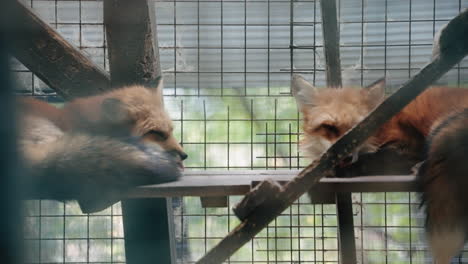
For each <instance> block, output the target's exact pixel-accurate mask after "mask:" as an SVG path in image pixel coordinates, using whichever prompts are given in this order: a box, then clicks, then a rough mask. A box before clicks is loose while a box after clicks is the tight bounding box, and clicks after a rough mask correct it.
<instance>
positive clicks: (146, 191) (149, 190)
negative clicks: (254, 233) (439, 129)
mask: <svg viewBox="0 0 468 264" xmlns="http://www.w3.org/2000/svg"><path fill="white" fill-rule="evenodd" d="M232 172H235V173H232ZM265 172H266V171H265ZM299 172H300V171H299V170H292V171H283V172H282V173H281V174H280V173H271V174H270V173H263V172H259V171H231V172H229V173H227V172H226V171H220V172H213V171H207V172H205V171H194V172H185V173H184V176H183V177H182V178H181V179H180V180H179V181H176V182H170V183H163V184H158V185H146V186H140V187H136V188H134V189H132V190H129V191H128V192H126V193H124V194H122V195H123V197H125V198H132V199H134V198H156V197H180V196H196V197H220V196H229V195H244V194H246V193H248V192H249V191H250V190H251V186H255V185H256V184H258V183H260V182H262V181H264V180H267V179H273V180H275V181H278V182H280V183H281V184H286V183H287V182H288V181H290V180H292V179H293V178H294V177H295V176H296V175H297V174H298V173H299ZM316 188H317V190H320V191H325V192H326V193H328V192H417V191H419V190H418V188H417V185H416V178H415V176H413V175H380V176H379V175H375V176H361V177H353V178H338V177H333V178H323V179H321V180H320V181H319V182H318V183H317V187H316ZM316 194H320V192H319V191H317V192H316ZM28 195H29V196H28V199H37V198H44V196H41V194H40V193H32V194H28Z"/></svg>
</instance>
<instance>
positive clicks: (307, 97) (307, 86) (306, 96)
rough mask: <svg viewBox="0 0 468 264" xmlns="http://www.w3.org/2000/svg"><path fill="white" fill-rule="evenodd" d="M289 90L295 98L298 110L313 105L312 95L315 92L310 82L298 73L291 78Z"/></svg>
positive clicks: (315, 89)
mask: <svg viewBox="0 0 468 264" xmlns="http://www.w3.org/2000/svg"><path fill="white" fill-rule="evenodd" d="M291 92H292V94H293V95H294V98H296V103H297V106H298V107H299V109H300V110H302V109H304V108H305V107H311V106H313V105H314V97H315V93H316V92H317V88H315V87H314V86H313V85H312V84H311V83H310V82H308V81H306V80H305V79H304V77H302V76H301V75H299V74H294V75H293V76H292V79H291Z"/></svg>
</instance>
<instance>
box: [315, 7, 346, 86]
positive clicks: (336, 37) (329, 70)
mask: <svg viewBox="0 0 468 264" xmlns="http://www.w3.org/2000/svg"><path fill="white" fill-rule="evenodd" d="M320 8H321V13H322V36H323V49H324V54H325V65H326V74H327V85H328V86H329V87H341V85H342V83H341V61H340V28H339V24H338V16H337V8H336V0H321V1H320Z"/></svg>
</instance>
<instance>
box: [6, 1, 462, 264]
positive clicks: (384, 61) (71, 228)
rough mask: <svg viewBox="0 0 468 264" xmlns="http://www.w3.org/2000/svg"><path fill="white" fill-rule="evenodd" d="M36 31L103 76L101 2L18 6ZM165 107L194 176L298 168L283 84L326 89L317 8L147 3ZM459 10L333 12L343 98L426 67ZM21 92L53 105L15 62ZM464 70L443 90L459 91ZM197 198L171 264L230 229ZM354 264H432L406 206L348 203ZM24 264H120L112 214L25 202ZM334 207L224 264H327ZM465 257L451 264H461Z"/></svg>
mask: <svg viewBox="0 0 468 264" xmlns="http://www.w3.org/2000/svg"><path fill="white" fill-rule="evenodd" d="M23 2H25V3H26V4H28V5H29V6H31V7H32V8H33V9H34V10H35V11H36V12H37V13H38V14H39V15H40V17H41V18H42V19H43V20H44V21H46V22H48V23H49V24H50V25H51V26H53V27H54V28H55V29H56V30H57V31H58V32H60V33H61V34H62V36H64V37H65V38H66V39H67V40H68V41H70V42H71V43H72V44H74V45H76V46H77V47H79V48H80V49H81V50H82V51H83V52H84V53H85V54H86V55H88V56H89V58H91V59H92V60H93V61H94V62H95V63H97V64H99V65H101V66H102V67H103V68H104V69H106V70H107V69H108V64H109V63H108V59H107V50H106V37H105V28H104V24H103V2H102V1H100V0H79V1H78V0H77V1H69V0H66V1H65V0H64V1H60V0H28V1H23ZM154 5H155V7H156V19H157V23H158V26H157V32H158V41H159V52H160V60H161V66H162V70H163V75H164V84H165V89H164V94H165V104H166V107H167V109H168V110H169V112H170V114H171V117H172V118H173V120H174V124H175V127H176V129H175V136H176V138H178V139H180V141H181V143H182V144H183V146H184V149H185V151H186V152H187V154H188V155H189V159H188V160H187V161H186V162H185V166H186V168H187V169H191V170H223V171H226V174H229V171H230V170H240V169H244V170H245V169H254V170H255V169H262V170H290V169H297V168H302V167H304V166H306V165H307V164H308V160H307V159H306V158H304V157H303V156H301V153H300V150H299V140H300V135H301V121H300V115H299V113H298V111H297V108H296V105H295V102H294V99H293V98H292V97H291V94H290V87H289V83H290V76H291V73H292V72H298V73H301V74H303V75H304V76H305V77H306V78H307V79H308V80H310V81H312V82H313V83H314V84H315V85H316V86H325V66H324V55H323V41H322V28H321V14H320V8H319V3H318V2H317V1H313V0H298V1H292V0H251V1H243V0H225V1H216V0H211V1H210V0H185V1H182V0H180V1H178V0H167V1H155V2H154ZM466 7H468V2H467V1H461V0H460V1H458V0H457V1H455V0H450V1H448V0H433V1H426V0H409V1H408V0H396V1H395V0H393V1H389V0H347V1H338V8H339V9H338V17H339V22H340V38H341V43H340V50H341V61H342V67H343V80H344V84H345V85H349V86H363V85H366V84H369V83H372V82H373V81H375V80H376V79H378V78H380V77H382V76H385V77H386V79H387V92H392V91H393V89H394V88H396V87H398V86H399V85H401V84H402V83H404V82H405V81H406V80H407V79H408V78H410V77H411V76H412V75H413V74H414V73H415V72H416V71H417V70H419V69H420V68H421V67H422V66H423V65H424V64H425V63H427V62H428V61H429V60H430V57H431V49H432V40H433V36H434V34H435V32H436V31H437V29H438V28H440V26H442V25H443V24H445V23H446V22H448V21H449V20H450V19H451V18H453V17H454V16H455V15H456V14H458V13H459V12H460V10H462V9H463V8H466ZM12 69H13V71H14V74H15V76H16V77H17V80H18V83H19V87H20V89H19V90H18V91H17V92H18V94H21V95H27V96H31V95H32V96H37V97H42V98H43V99H45V100H47V101H49V102H52V103H57V104H60V103H61V102H62V99H61V98H60V97H59V96H57V95H56V94H55V92H54V91H53V90H52V89H51V88H49V87H48V86H47V85H46V84H45V83H44V82H42V81H41V80H40V79H39V78H38V77H37V76H35V75H34V74H32V73H31V72H30V71H29V70H28V69H27V68H25V67H24V66H23V65H22V64H21V63H19V62H18V61H16V60H15V59H12ZM467 78H468V74H467V60H464V61H463V62H462V63H460V64H459V65H458V66H457V67H455V68H454V69H453V70H451V71H450V72H449V73H447V74H446V75H445V76H444V77H443V78H442V79H441V80H439V83H441V84H448V85H452V86H464V85H465V84H466V82H467ZM240 198H241V197H238V196H232V197H229V199H228V206H229V207H228V208H203V207H202V206H201V204H200V200H199V198H197V197H181V198H171V199H170V201H171V204H172V209H173V210H172V219H171V221H173V223H174V224H175V225H174V226H175V232H174V234H173V240H174V241H175V248H176V253H177V254H176V259H175V260H176V262H177V263H194V262H195V261H196V260H197V259H199V258H200V257H201V256H202V255H203V254H204V253H206V252H207V251H208V250H209V249H210V248H211V247H212V246H213V245H214V244H216V243H217V242H218V241H220V240H221V239H222V238H223V237H224V236H225V235H226V234H227V233H228V232H229V231H230V230H231V229H232V228H234V227H235V226H236V225H237V224H238V223H239V220H238V219H237V218H236V217H235V216H234V215H233V213H232V212H231V210H230V206H231V205H233V204H234V203H236V202H237V201H239V199H240ZM352 198H353V213H354V223H355V234H356V241H357V250H358V254H357V256H358V262H359V263H431V259H430V255H429V253H428V252H427V246H426V243H425V242H424V241H425V238H424V228H423V227H424V224H423V220H422V219H423V215H422V214H421V212H420V209H419V199H418V196H417V194H415V193H354V194H353V195H352ZM25 204H26V215H27V216H26V221H25V241H26V245H27V248H28V259H27V260H28V263H125V250H124V236H123V227H122V213H121V208H120V205H119V204H117V205H114V206H112V207H111V208H109V209H106V210H104V211H103V212H100V213H97V214H92V215H83V214H81V212H80V210H79V207H78V206H77V205H76V204H74V203H66V204H62V203H58V202H52V201H28V202H26V203H25ZM338 251H339V247H338V239H337V217H336V208H335V205H329V204H324V205H322V204H310V202H309V200H308V198H307V197H302V198H301V199H300V200H299V201H297V202H296V203H295V204H294V205H293V206H291V207H290V208H289V209H288V210H287V211H286V212H284V213H283V214H282V215H281V216H280V217H278V218H277V219H276V220H275V221H274V222H272V223H271V224H270V225H269V227H268V228H267V229H265V230H263V231H262V232H261V233H260V234H258V235H257V236H256V237H255V239H253V240H252V241H251V242H249V243H248V244H247V245H246V246H244V247H243V248H242V249H241V250H239V251H238V252H237V253H236V254H235V255H234V256H232V257H231V258H230V260H229V261H228V263H337V262H338V261H339V252H338ZM464 254H465V253H463V254H461V255H460V257H459V258H458V262H457V263H468V260H467V259H466V257H465V256H464Z"/></svg>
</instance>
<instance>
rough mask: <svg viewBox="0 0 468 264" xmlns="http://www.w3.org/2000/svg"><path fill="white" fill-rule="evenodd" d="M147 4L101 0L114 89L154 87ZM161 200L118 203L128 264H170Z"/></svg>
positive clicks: (152, 26)
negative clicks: (142, 86) (120, 204)
mask: <svg viewBox="0 0 468 264" xmlns="http://www.w3.org/2000/svg"><path fill="white" fill-rule="evenodd" d="M153 5H154V2H152V1H150V0H132V1H128V0H105V1H104V24H105V26H106V36H107V43H108V48H109V61H110V74H111V83H112V85H113V86H122V85H127V84H143V85H145V86H149V87H151V86H153V87H157V82H158V81H159V76H160V74H161V70H160V66H159V52H158V46H157V39H156V21H155V20H154V8H153ZM171 209H172V208H170V207H168V203H167V201H166V199H127V200H124V201H122V214H123V224H124V235H125V256H126V262H127V263H128V264H152V263H155V262H157V263H171V262H172V257H173V254H171V246H170V244H171V243H170V236H171V234H170V228H169V222H168V219H171V220H172V219H173V217H170V218H169V214H172V210H171Z"/></svg>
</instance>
